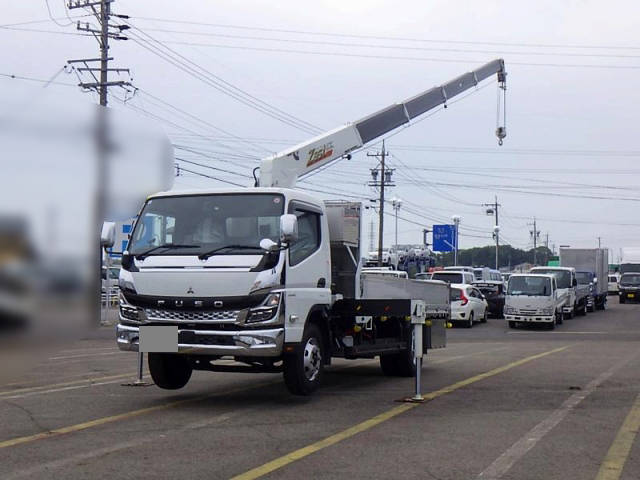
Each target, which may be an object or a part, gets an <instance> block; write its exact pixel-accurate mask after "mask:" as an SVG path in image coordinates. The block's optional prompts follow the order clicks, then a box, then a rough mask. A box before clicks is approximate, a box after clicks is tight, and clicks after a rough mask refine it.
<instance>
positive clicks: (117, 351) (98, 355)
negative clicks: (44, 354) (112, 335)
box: [47, 350, 120, 360]
mask: <svg viewBox="0 0 640 480" xmlns="http://www.w3.org/2000/svg"><path fill="white" fill-rule="evenodd" d="M119 353H120V350H116V351H115V352H104V353H85V354H82V355H65V356H62V357H49V358H48V359H47V360H66V359H69V358H86V357H102V356H105V355H118V354H119Z"/></svg>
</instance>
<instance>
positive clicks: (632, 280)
mask: <svg viewBox="0 0 640 480" xmlns="http://www.w3.org/2000/svg"><path fill="white" fill-rule="evenodd" d="M618 288H619V291H618V295H619V297H620V303H625V302H627V301H631V302H633V301H636V302H637V301H638V300H640V273H623V274H622V277H620V283H618Z"/></svg>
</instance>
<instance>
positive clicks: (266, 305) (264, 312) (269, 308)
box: [244, 293, 281, 323]
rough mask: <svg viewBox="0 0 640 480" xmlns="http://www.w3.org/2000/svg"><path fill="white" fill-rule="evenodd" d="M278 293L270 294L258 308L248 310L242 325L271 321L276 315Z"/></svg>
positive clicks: (278, 300) (278, 302) (278, 303)
mask: <svg viewBox="0 0 640 480" xmlns="http://www.w3.org/2000/svg"><path fill="white" fill-rule="evenodd" d="M280 295H281V294H280V293H271V294H269V295H268V296H267V298H266V299H265V300H264V302H262V304H261V305H260V306H259V307H255V308H250V309H249V310H248V311H247V317H246V319H245V321H244V323H257V322H265V321H267V320H271V319H272V318H273V317H275V316H276V315H277V313H278V307H279V306H280Z"/></svg>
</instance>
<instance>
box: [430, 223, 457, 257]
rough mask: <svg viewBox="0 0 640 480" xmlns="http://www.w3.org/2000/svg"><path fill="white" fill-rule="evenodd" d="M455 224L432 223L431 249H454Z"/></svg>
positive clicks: (450, 250)
mask: <svg viewBox="0 0 640 480" xmlns="http://www.w3.org/2000/svg"><path fill="white" fill-rule="evenodd" d="M455 238H456V226H455V225H434V226H433V251H434V252H452V251H453V250H454V249H455Z"/></svg>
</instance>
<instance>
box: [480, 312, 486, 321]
mask: <svg viewBox="0 0 640 480" xmlns="http://www.w3.org/2000/svg"><path fill="white" fill-rule="evenodd" d="M480 323H487V310H486V309H485V311H484V315H483V316H482V318H481V319H480Z"/></svg>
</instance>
